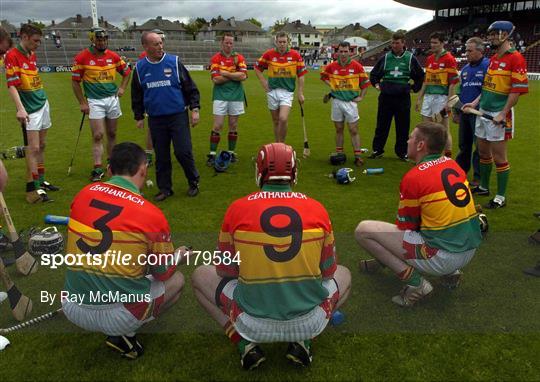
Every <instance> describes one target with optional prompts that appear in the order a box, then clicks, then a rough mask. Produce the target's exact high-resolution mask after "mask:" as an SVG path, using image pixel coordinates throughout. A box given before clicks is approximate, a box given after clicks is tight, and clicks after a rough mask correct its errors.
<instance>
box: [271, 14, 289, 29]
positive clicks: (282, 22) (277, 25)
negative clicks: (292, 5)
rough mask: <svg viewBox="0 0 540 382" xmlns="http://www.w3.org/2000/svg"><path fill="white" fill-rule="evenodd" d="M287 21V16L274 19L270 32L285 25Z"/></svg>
mask: <svg viewBox="0 0 540 382" xmlns="http://www.w3.org/2000/svg"><path fill="white" fill-rule="evenodd" d="M288 23H289V18H288V17H284V18H282V19H280V20H276V21H275V22H274V26H273V27H272V32H277V31H279V30H280V29H281V28H283V27H284V26H285V24H288Z"/></svg>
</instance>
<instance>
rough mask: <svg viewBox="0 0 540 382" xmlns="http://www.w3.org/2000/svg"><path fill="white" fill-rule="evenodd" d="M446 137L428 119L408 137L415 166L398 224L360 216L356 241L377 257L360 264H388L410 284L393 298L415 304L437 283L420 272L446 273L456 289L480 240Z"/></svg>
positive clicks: (368, 267) (403, 190) (405, 184)
mask: <svg viewBox="0 0 540 382" xmlns="http://www.w3.org/2000/svg"><path fill="white" fill-rule="evenodd" d="M446 139H447V133H446V129H445V127H444V126H443V125H440V124H438V123H433V122H424V123H420V124H419V125H417V126H416V128H415V129H414V131H413V132H412V133H411V136H410V138H409V140H408V141H407V155H408V156H409V158H411V159H412V160H414V161H416V166H415V167H414V168H413V169H411V170H410V171H409V172H408V173H407V174H405V176H404V177H403V179H402V181H401V184H400V188H399V190H400V200H399V209H398V215H397V220H396V225H394V224H390V223H385V222H380V221H367V220H366V221H362V222H361V223H360V224H359V225H358V227H357V228H356V232H355V234H356V240H357V241H358V243H359V244H360V246H361V247H363V248H364V249H365V250H366V251H367V252H369V253H370V254H371V255H372V256H373V257H375V259H374V260H362V261H361V262H360V269H361V270H363V271H365V272H368V273H369V272H373V271H375V270H376V269H378V268H380V267H381V266H387V267H388V268H390V269H391V270H392V271H394V272H395V273H396V274H397V275H398V277H399V278H400V279H401V280H402V281H403V282H405V283H406V285H405V287H404V288H403V290H402V291H401V293H400V294H399V295H397V296H395V297H394V298H392V301H393V302H394V303H396V304H398V305H400V306H411V305H413V304H414V303H415V302H416V301H418V300H419V299H421V298H422V297H425V296H427V295H428V294H430V293H431V291H432V290H433V287H432V286H431V284H430V283H429V281H427V280H426V279H424V278H423V277H422V274H427V275H432V276H442V277H443V284H446V286H448V287H450V288H455V287H456V286H457V284H458V283H459V280H460V277H461V271H460V269H461V268H463V267H464V266H465V265H467V264H468V263H469V261H470V260H471V259H472V258H473V256H474V253H475V251H476V248H478V246H479V245H480V242H481V233H480V223H479V220H478V216H477V215H478V214H477V212H476V209H475V205H474V201H473V197H472V195H471V192H470V191H469V187H468V182H467V176H466V174H465V173H464V172H463V171H462V170H461V168H460V167H459V165H458V164H457V163H456V162H455V161H454V160H452V159H450V158H448V157H445V156H442V155H441V154H442V151H443V150H444V145H445V142H446Z"/></svg>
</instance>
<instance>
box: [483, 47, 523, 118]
mask: <svg viewBox="0 0 540 382" xmlns="http://www.w3.org/2000/svg"><path fill="white" fill-rule="evenodd" d="M528 91H529V82H528V80H527V63H526V62H525V58H524V57H523V56H522V55H521V53H519V52H518V51H517V50H515V49H509V50H507V51H506V52H504V53H503V55H502V56H499V55H498V54H494V55H493V56H491V59H490V61H489V67H488V71H487V73H486V76H485V77H484V85H483V86H482V96H481V97H480V107H481V108H482V109H484V110H487V111H501V110H502V109H504V106H505V105H506V101H507V100H508V95H509V94H510V93H520V94H524V93H527V92H528Z"/></svg>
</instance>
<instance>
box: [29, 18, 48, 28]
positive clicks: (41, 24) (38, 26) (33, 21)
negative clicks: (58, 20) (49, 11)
mask: <svg viewBox="0 0 540 382" xmlns="http://www.w3.org/2000/svg"><path fill="white" fill-rule="evenodd" d="M30 24H32V25H33V26H35V27H37V28H39V29H41V30H43V28H45V24H43V23H42V22H41V21H37V20H31V21H30Z"/></svg>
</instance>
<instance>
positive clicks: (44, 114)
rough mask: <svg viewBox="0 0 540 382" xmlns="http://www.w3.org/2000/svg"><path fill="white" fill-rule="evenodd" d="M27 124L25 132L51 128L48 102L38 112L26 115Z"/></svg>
mask: <svg viewBox="0 0 540 382" xmlns="http://www.w3.org/2000/svg"><path fill="white" fill-rule="evenodd" d="M28 118H29V119H30V121H29V122H26V131H41V130H46V129H48V128H49V127H51V126H52V123H51V112H50V110H49V101H45V105H43V107H42V108H41V109H39V110H38V111H35V112H33V113H32V114H28Z"/></svg>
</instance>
